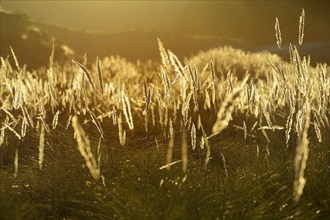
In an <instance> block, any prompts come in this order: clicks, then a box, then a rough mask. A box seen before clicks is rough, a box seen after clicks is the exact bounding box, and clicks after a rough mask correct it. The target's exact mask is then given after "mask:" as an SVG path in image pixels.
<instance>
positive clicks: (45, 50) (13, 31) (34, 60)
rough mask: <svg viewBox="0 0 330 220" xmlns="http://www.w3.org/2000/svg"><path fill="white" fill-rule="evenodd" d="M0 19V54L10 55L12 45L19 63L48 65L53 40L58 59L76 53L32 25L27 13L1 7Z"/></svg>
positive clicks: (35, 65) (31, 66)
mask: <svg viewBox="0 0 330 220" xmlns="http://www.w3.org/2000/svg"><path fill="white" fill-rule="evenodd" d="M0 21H1V35H0V55H1V56H3V57H6V56H8V55H10V54H11V51H10V46H11V47H12V48H13V50H14V52H15V54H16V56H17V58H18V61H19V63H20V64H21V65H24V64H27V68H28V69H31V68H37V67H40V66H45V65H48V63H49V56H50V53H51V50H52V46H53V42H54V52H55V54H56V59H57V60H59V61H60V60H64V59H67V58H69V57H72V55H73V54H74V52H73V50H72V49H71V48H69V47H68V46H66V45H64V44H60V43H59V42H58V41H56V39H55V38H54V37H53V36H52V35H50V34H49V33H47V32H45V31H44V30H42V29H40V28H38V27H36V26H33V25H31V23H30V22H29V20H28V18H27V16H26V15H23V14H16V13H12V12H8V11H5V10H3V9H1V10H0Z"/></svg>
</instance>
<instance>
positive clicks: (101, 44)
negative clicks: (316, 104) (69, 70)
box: [0, 1, 330, 68]
mask: <svg viewBox="0 0 330 220" xmlns="http://www.w3.org/2000/svg"><path fill="white" fill-rule="evenodd" d="M7 3H8V2H7ZM96 5H97V4H96ZM183 6H184V7H183ZM328 6H329V1H294V2H293V1H279V2H277V1H276V2H275V1H267V2H266V1H249V2H246V1H219V2H212V1H206V2H188V3H187V4H185V5H181V7H182V11H181V13H178V11H177V12H176V14H178V16H177V18H176V20H175V22H173V19H172V20H171V28H170V29H169V28H168V26H169V24H166V25H165V24H164V26H162V25H160V26H159V27H157V28H155V27H153V28H149V29H148V28H143V27H138V28H131V29H127V30H125V31H123V30H121V31H117V32H116V31H114V30H115V29H113V30H112V31H111V32H110V31H109V30H105V31H90V30H88V29H85V30H82V29H81V28H69V26H66V25H55V24H47V23H44V22H41V21H36V20H29V19H28V17H27V16H26V15H23V14H17V13H12V12H5V11H4V10H2V12H1V42H0V43H1V51H0V52H1V56H7V55H8V54H10V49H9V48H10V47H9V46H10V45H11V46H12V47H13V49H14V51H15V53H16V54H17V57H18V59H19V61H20V63H22V64H23V63H27V64H28V67H29V68H35V67H38V66H42V65H47V64H48V57H49V54H50V51H51V46H52V42H53V41H54V42H55V59H57V60H63V59H72V57H73V51H74V56H75V58H76V59H77V58H80V57H82V56H83V55H84V54H87V57H88V59H92V60H94V59H95V57H96V56H99V57H105V56H109V55H120V56H122V57H126V58H127V59H128V60H130V61H135V60H142V61H143V60H149V59H152V60H159V59H160V57H159V52H158V46H157V40H156V39H157V38H160V39H161V40H162V42H163V43H164V45H165V47H166V48H168V49H170V50H172V51H173V52H174V53H175V54H176V55H177V56H178V57H179V58H180V59H182V58H184V57H190V56H192V55H194V54H197V53H198V52H199V51H205V50H208V49H211V48H217V47H219V46H225V45H231V46H232V47H235V48H240V49H243V50H246V51H251V52H260V51H264V50H267V51H270V52H273V53H277V54H279V55H280V56H282V57H284V58H285V59H286V60H288V59H289V53H288V44H289V43H290V42H292V43H294V44H297V41H298V23H299V22H298V21H299V16H300V14H301V8H302V7H303V8H305V12H306V19H305V37H304V44H303V45H302V46H300V47H299V51H300V52H301V55H309V54H310V55H311V58H312V60H311V61H312V64H315V62H316V61H317V62H326V63H329V61H330V58H329V54H330V44H329V43H330V39H329V7H328ZM77 7H78V8H79V5H77ZM40 13H41V12H40ZM93 13H95V11H93V12H91V15H93ZM74 14H75V13H74V11H73V14H72V15H71V16H72V17H73V19H77V18H76V17H75V16H74ZM50 16H51V15H50ZM63 16H64V15H63ZM65 16H68V15H65ZM79 16H81V15H79ZM79 16H78V18H79ZM88 17H89V18H91V19H93V16H88ZM275 17H278V18H279V20H280V26H281V31H282V38H283V43H282V50H279V49H278V48H277V46H276V39H275V33H274V32H275V31H274V23H275ZM102 19H103V20H102V22H101V23H100V22H97V21H95V23H98V24H99V26H100V27H101V25H102V23H106V22H104V20H105V19H104V17H102ZM69 20H70V19H69ZM109 22H110V23H111V22H113V20H110V21H109ZM127 22H128V21H127ZM117 23H118V24H120V22H117ZM163 23H164V21H162V23H161V24H163ZM127 25H128V24H127ZM149 25H151V24H149ZM165 26H166V28H165ZM162 27H164V28H162ZM65 45H67V46H65Z"/></svg>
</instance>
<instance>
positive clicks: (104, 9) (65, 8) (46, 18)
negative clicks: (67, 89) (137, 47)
mask: <svg viewBox="0 0 330 220" xmlns="http://www.w3.org/2000/svg"><path fill="white" fill-rule="evenodd" d="M187 4H188V2H187V1H176V2H173V1H40V0H39V1H29V0H28V1H15V0H14V1H13V0H11V1H3V0H1V5H2V6H3V7H4V8H5V9H7V10H12V11H16V12H21V13H25V14H27V15H28V16H29V17H30V19H31V20H34V21H42V22H45V23H48V24H56V25H63V26H66V27H71V28H77V29H82V30H90V31H114V32H116V31H125V30H128V29H132V28H141V29H155V30H157V29H161V30H170V29H171V28H172V26H173V25H174V23H175V22H176V20H177V19H178V16H179V15H180V14H181V13H182V11H183V9H184V8H185V7H186V5H187Z"/></svg>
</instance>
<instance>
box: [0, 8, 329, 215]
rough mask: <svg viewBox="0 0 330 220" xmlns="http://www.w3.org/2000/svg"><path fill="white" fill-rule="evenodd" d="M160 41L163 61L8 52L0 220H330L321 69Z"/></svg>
mask: <svg viewBox="0 0 330 220" xmlns="http://www.w3.org/2000/svg"><path fill="white" fill-rule="evenodd" d="M303 20H304V12H303V13H302V16H301V17H300V26H299V36H298V38H297V39H298V45H301V44H303V36H304V21H303ZM275 32H276V39H277V42H276V43H277V45H278V47H279V50H280V48H281V44H282V39H281V31H280V25H279V21H278V20H277V19H276V23H275ZM155 43H158V48H159V53H160V58H161V62H160V63H157V62H152V61H149V62H147V61H146V62H136V63H133V62H129V61H127V60H126V59H125V58H122V57H119V56H108V57H104V58H100V59H99V58H96V59H95V60H94V58H93V60H90V59H88V57H87V56H85V57H84V59H82V60H72V62H62V63H57V62H54V57H56V53H55V54H54V49H53V50H52V51H50V57H49V65H48V66H46V67H42V68H39V69H36V70H32V71H30V70H27V69H26V66H25V65H22V64H20V62H19V59H20V58H19V57H16V56H15V51H14V50H13V49H12V48H11V56H10V57H1V66H0V120H1V133H0V219H326V218H327V217H328V216H329V214H330V199H329V198H330V170H329V169H330V166H329V164H330V148H329V146H330V145H329V143H330V126H329V116H330V73H329V67H327V64H322V63H317V65H315V66H312V65H311V64H310V63H311V59H312V58H311V57H305V56H303V57H301V56H300V54H299V50H298V49H297V48H298V47H299V46H298V45H297V46H296V45H295V44H290V47H289V51H288V53H289V55H290V62H286V61H284V60H283V59H281V58H280V57H279V56H277V55H274V54H271V53H269V52H262V53H250V52H245V51H243V50H240V49H234V48H232V47H230V46H227V47H220V48H215V49H212V50H208V51H201V52H200V53H198V54H196V55H194V56H192V57H190V58H185V59H184V60H179V59H178V57H177V56H176V55H175V52H172V51H171V50H170V48H166V45H164V44H163V43H162V41H161V39H157V41H156V40H155Z"/></svg>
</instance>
